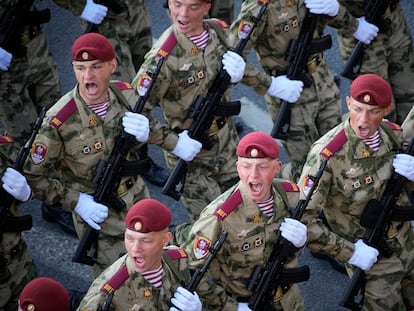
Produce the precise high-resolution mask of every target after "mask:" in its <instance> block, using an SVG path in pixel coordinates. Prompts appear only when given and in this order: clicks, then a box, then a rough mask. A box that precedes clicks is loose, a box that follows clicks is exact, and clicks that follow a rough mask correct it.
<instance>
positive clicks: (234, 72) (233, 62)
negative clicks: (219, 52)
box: [221, 51, 246, 83]
mask: <svg viewBox="0 0 414 311" xmlns="http://www.w3.org/2000/svg"><path fill="white" fill-rule="evenodd" d="M221 62H222V63H223V69H224V70H226V71H227V73H228V74H229V76H230V78H231V80H230V82H231V83H237V82H239V81H240V80H241V79H242V78H243V75H244V69H245V68H246V62H245V61H244V59H243V57H241V56H240V55H239V54H237V53H235V52H232V51H227V52H226V53H224V54H223V59H222V61H221Z"/></svg>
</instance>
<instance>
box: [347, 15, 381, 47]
mask: <svg viewBox="0 0 414 311" xmlns="http://www.w3.org/2000/svg"><path fill="white" fill-rule="evenodd" d="M357 20H358V28H357V30H356V31H355V32H354V34H353V37H354V38H355V39H357V40H359V41H361V42H362V43H365V44H370V43H371V41H372V40H373V39H374V38H375V37H376V36H377V35H378V30H379V29H378V27H377V26H375V25H374V24H371V23H368V22H367V21H366V20H365V16H362V17H359V18H357Z"/></svg>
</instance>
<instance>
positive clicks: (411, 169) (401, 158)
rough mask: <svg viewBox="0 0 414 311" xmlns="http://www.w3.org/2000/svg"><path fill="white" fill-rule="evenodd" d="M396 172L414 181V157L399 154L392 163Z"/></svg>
mask: <svg viewBox="0 0 414 311" xmlns="http://www.w3.org/2000/svg"><path fill="white" fill-rule="evenodd" d="M392 165H393V166H394V169H395V172H396V173H398V174H400V175H402V176H404V177H405V178H407V179H408V180H411V181H414V156H412V155H409V154H406V153H399V154H397V155H396V156H395V158H394V160H393V161H392Z"/></svg>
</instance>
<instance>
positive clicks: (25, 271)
mask: <svg viewBox="0 0 414 311" xmlns="http://www.w3.org/2000/svg"><path fill="white" fill-rule="evenodd" d="M11 147H12V146H11V145H2V146H1V151H0V152H1V153H2V154H3V155H4V156H6V157H7V155H8V154H9V152H10V151H9V150H8V149H11ZM5 165H6V163H3V167H5ZM0 192H1V193H2V194H4V193H5V191H4V190H3V189H1V191H0ZM9 197H11V196H9ZM2 199H3V202H2V205H4V206H7V205H8V202H5V198H4V197H3V198H2ZM11 204H12V205H11V206H10V208H9V210H8V212H9V215H10V216H12V217H13V216H20V215H21V214H20V211H19V208H18V206H16V204H15V202H14V200H13V202H11ZM2 217H3V216H2ZM3 220H5V219H4V218H2V219H1V220H0V223H1V222H2V221H3ZM0 226H2V224H0ZM36 276H37V272H36V266H35V265H34V262H33V260H32V256H31V254H30V250H29V249H28V247H27V244H26V242H25V240H24V239H23V237H22V234H21V232H20V231H17V232H3V230H2V228H0V310H3V311H16V310H17V307H18V304H17V300H18V298H19V296H20V292H21V291H22V289H23V287H24V286H25V285H26V284H27V283H28V282H29V281H30V280H32V279H34V278H35V277H36Z"/></svg>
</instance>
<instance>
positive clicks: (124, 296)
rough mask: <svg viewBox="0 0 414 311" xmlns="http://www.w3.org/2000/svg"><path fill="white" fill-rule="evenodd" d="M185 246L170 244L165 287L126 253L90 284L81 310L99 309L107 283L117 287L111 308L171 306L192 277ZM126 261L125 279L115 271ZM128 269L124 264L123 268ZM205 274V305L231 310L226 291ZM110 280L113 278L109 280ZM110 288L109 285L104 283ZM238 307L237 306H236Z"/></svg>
mask: <svg viewBox="0 0 414 311" xmlns="http://www.w3.org/2000/svg"><path fill="white" fill-rule="evenodd" d="M183 254H185V251H184V250H183V249H178V248H176V247H173V246H168V249H165V251H164V254H163V257H162V266H163V270H164V274H163V277H162V287H161V288H155V287H154V286H152V285H151V284H150V283H149V282H148V281H147V280H145V279H144V278H143V277H142V276H141V275H140V274H139V273H138V272H136V271H135V268H134V265H133V263H131V258H130V257H129V256H128V255H125V256H123V257H122V258H120V259H118V260H117V261H116V262H114V263H113V264H112V265H111V266H110V267H108V269H106V270H105V271H104V272H103V273H102V274H101V275H100V276H99V277H98V278H97V279H95V281H94V282H93V283H92V285H91V286H90V288H89V290H88V292H87V294H86V296H85V297H84V298H83V300H82V301H81V303H80V305H79V308H78V310H79V311H82V310H85V311H86V310H98V306H99V305H102V303H103V302H104V301H105V299H106V298H107V294H106V293H105V292H103V291H102V290H101V288H102V287H103V286H104V285H105V284H108V283H109V284H111V286H112V287H113V288H115V289H116V288H118V289H116V290H115V295H114V297H113V300H112V303H111V308H110V310H125V311H126V310H145V311H162V310H166V311H168V310H170V305H171V303H170V301H171V298H172V297H173V296H174V293H175V291H176V289H177V287H178V286H183V284H188V283H189V281H190V278H191V275H190V271H189V270H188V259H187V255H186V254H185V256H184V255H183ZM124 265H126V268H127V272H128V276H127V278H126V280H119V277H117V276H115V277H114V275H115V274H116V273H117V272H118V271H120V270H121V268H122V267H123V266H124ZM123 269H125V268H123ZM206 277H207V275H205V276H204V278H203V279H202V281H201V282H200V285H199V286H198V287H197V293H198V294H199V296H200V298H201V300H202V301H203V305H204V306H206V307H208V308H209V310H232V309H226V308H223V306H224V305H225V300H226V295H225V293H224V291H223V290H222V289H219V288H218V287H216V286H215V285H214V284H212V283H211V282H208V281H207V279H206ZM109 280H111V281H109ZM104 288H106V289H107V290H108V289H109V287H108V286H104ZM214 288H215V289H218V290H219V291H217V290H215V289H214ZM233 310H236V309H233Z"/></svg>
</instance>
